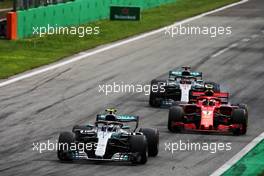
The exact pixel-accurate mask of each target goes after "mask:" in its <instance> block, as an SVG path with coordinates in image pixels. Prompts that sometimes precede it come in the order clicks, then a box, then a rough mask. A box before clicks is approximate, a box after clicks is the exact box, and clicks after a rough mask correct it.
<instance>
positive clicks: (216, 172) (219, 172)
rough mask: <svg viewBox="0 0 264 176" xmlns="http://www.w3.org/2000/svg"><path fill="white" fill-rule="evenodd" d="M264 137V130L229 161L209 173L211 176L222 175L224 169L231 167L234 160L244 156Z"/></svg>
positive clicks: (236, 160)
mask: <svg viewBox="0 0 264 176" xmlns="http://www.w3.org/2000/svg"><path fill="white" fill-rule="evenodd" d="M263 139H264V132H263V133H261V134H260V135H259V136H257V137H256V138H255V139H253V140H252V141H251V142H250V143H249V144H248V145H247V146H246V147H244V148H243V149H242V150H241V151H240V152H238V153H237V154H236V155H235V156H233V157H232V158H231V159H230V160H229V161H227V162H226V163H225V164H224V165H222V166H221V167H220V168H219V169H217V170H216V171H215V172H213V173H212V174H211V176H219V175H222V174H223V173H224V172H225V171H227V170H228V169H229V168H231V167H232V166H233V165H234V164H235V163H236V162H238V161H239V160H240V159H241V158H242V157H243V156H245V155H246V154H247V153H248V152H249V151H250V150H252V149H253V148H254V147H255V146H256V145H257V144H258V143H259V142H261V141H262V140H263Z"/></svg>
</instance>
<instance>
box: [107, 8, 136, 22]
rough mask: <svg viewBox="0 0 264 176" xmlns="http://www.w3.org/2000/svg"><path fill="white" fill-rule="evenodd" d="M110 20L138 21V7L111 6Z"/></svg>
mask: <svg viewBox="0 0 264 176" xmlns="http://www.w3.org/2000/svg"><path fill="white" fill-rule="evenodd" d="M110 20H128V21H139V20H140V7H121V6H111V7H110Z"/></svg>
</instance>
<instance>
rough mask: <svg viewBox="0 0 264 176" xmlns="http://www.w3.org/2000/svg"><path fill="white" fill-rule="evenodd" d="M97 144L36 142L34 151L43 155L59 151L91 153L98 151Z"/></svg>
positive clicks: (33, 147) (33, 146)
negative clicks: (46, 152) (47, 152)
mask: <svg viewBox="0 0 264 176" xmlns="http://www.w3.org/2000/svg"><path fill="white" fill-rule="evenodd" d="M96 148H97V143H82V142H80V143H70V144H68V143H59V142H58V141H50V140H47V141H46V142H34V143H33V144H32V150H33V151H36V152H38V153H43V152H45V151H57V150H64V151H65V150H66V151H67V150H68V151H69V150H71V151H80V152H84V151H91V150H96Z"/></svg>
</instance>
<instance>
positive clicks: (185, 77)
mask: <svg viewBox="0 0 264 176" xmlns="http://www.w3.org/2000/svg"><path fill="white" fill-rule="evenodd" d="M207 84H210V85H213V87H214V88H213V89H214V91H215V92H220V85H219V84H217V83H215V82H205V81H204V80H203V77H202V72H196V71H191V67H188V66H186V67H182V69H179V70H172V71H170V72H169V79H168V80H152V81H151V87H154V86H155V87H158V89H157V90H155V91H154V89H152V91H151V92H150V96H149V104H150V106H153V107H160V106H171V105H173V103H174V102H175V101H181V102H189V100H190V99H192V97H191V96H192V92H193V91H195V92H197V91H204V90H205V85H207Z"/></svg>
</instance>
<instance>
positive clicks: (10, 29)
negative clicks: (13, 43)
mask: <svg viewBox="0 0 264 176" xmlns="http://www.w3.org/2000/svg"><path fill="white" fill-rule="evenodd" d="M6 19H7V35H6V36H7V39H9V40H15V39H16V38H17V14H16V12H8V13H7V16H6Z"/></svg>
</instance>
